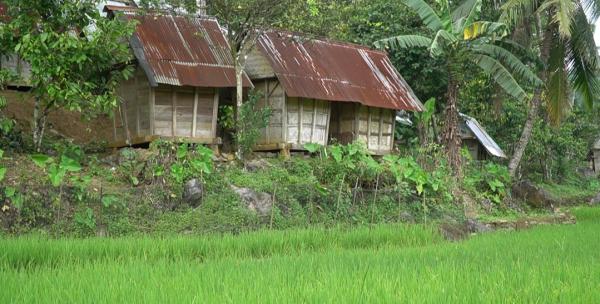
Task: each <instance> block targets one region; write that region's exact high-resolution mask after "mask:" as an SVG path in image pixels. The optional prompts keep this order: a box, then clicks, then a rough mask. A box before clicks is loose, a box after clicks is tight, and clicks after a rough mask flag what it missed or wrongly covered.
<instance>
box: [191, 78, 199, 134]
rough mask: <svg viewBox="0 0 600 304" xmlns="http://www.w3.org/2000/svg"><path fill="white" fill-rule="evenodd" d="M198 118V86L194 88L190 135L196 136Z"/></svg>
mask: <svg viewBox="0 0 600 304" xmlns="http://www.w3.org/2000/svg"><path fill="white" fill-rule="evenodd" d="M197 118H198V88H194V110H193V114H192V137H196V125H197V122H196V120H197Z"/></svg>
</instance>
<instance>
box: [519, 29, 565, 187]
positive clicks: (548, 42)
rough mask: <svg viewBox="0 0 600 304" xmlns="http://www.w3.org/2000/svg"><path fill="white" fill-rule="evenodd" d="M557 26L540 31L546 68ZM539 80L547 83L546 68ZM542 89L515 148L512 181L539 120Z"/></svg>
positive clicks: (535, 99) (542, 55) (537, 95)
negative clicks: (535, 124)
mask: <svg viewBox="0 0 600 304" xmlns="http://www.w3.org/2000/svg"><path fill="white" fill-rule="evenodd" d="M555 29H556V26H555V25H547V26H546V29H545V30H544V31H540V33H539V35H541V36H542V45H541V50H540V59H541V60H542V62H543V63H544V65H545V66H546V65H547V64H548V59H549V58H550V48H552V35H553V34H554V33H555ZM539 74H540V75H539V78H540V79H541V80H542V82H543V83H546V82H547V81H546V80H547V76H548V75H547V71H546V67H544V69H543V70H542V71H541V72H540V73H539ZM542 93H543V91H542V89H541V88H538V89H536V90H535V92H534V95H533V98H532V100H531V104H530V108H529V113H528V114H527V120H526V121H525V126H524V127H523V132H522V133H521V138H520V139H519V141H518V143H517V146H516V147H515V151H514V152H513V156H512V158H511V159H510V162H509V163H508V172H509V174H510V177H511V179H514V178H515V176H516V173H517V170H518V169H519V166H520V164H521V160H522V159H523V154H524V153H525V149H527V145H528V144H529V140H530V139H531V134H532V133H533V126H534V123H535V121H536V120H537V118H538V112H539V108H540V105H541V103H542Z"/></svg>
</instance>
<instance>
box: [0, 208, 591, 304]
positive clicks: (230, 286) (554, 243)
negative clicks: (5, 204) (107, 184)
mask: <svg viewBox="0 0 600 304" xmlns="http://www.w3.org/2000/svg"><path fill="white" fill-rule="evenodd" d="M574 213H575V214H576V216H577V218H578V223H577V224H576V225H569V226H542V227H537V228H534V229H531V230H526V231H518V232H495V233H490V234H484V235H479V236H475V237H473V238H471V239H469V240H466V241H463V242H458V243H450V242H446V241H444V240H442V239H441V237H440V236H439V235H438V233H437V232H436V229H434V228H433V227H429V226H398V225H386V226H377V227H374V228H372V229H368V228H357V229H350V230H347V229H334V230H317V229H313V230H301V231H279V232H270V231H266V232H257V233H251V234H244V235H238V236H210V237H173V238H149V237H139V238H123V239H85V240H75V239H69V240H48V239H44V238H39V237H38V238H34V237H26V238H16V239H4V240H0V303H367V302H368V303H405V302H418V303H597V302H599V301H600V209H592V208H579V209H575V210H574Z"/></svg>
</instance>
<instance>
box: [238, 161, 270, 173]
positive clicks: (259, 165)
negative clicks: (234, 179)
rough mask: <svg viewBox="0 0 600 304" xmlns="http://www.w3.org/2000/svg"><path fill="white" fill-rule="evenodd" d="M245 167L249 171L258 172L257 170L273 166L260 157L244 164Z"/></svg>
mask: <svg viewBox="0 0 600 304" xmlns="http://www.w3.org/2000/svg"><path fill="white" fill-rule="evenodd" d="M244 167H245V168H246V170H248V171H249V172H256V171H261V170H264V169H267V168H269V167H271V164H269V162H268V161H266V160H264V159H261V158H259V159H253V160H251V161H248V162H246V163H245V164H244Z"/></svg>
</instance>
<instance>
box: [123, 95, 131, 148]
mask: <svg viewBox="0 0 600 304" xmlns="http://www.w3.org/2000/svg"><path fill="white" fill-rule="evenodd" d="M121 107H122V109H121V117H122V119H123V126H124V127H125V142H127V143H128V144H129V143H130V142H131V133H130V132H129V122H128V119H127V101H126V100H122V101H121Z"/></svg>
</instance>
